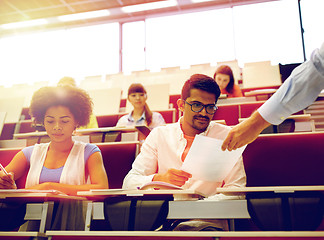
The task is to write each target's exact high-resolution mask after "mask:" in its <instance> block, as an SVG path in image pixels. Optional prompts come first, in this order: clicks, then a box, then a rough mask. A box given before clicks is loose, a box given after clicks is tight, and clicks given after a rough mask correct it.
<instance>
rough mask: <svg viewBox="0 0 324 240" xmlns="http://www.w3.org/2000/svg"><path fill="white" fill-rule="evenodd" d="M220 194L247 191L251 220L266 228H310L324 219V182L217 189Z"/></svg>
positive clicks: (308, 229)
mask: <svg viewBox="0 0 324 240" xmlns="http://www.w3.org/2000/svg"><path fill="white" fill-rule="evenodd" d="M217 192H219V193H223V194H242V193H245V194H246V200H247V207H248V212H249V214H250V216H251V219H252V221H253V222H254V223H255V224H256V225H257V226H258V227H259V228H260V229H261V230H265V231H280V230H285V231H311V230H316V229H317V228H318V227H319V226H320V224H321V223H322V221H323V214H324V195H323V193H324V185H322V186H320V185H318V186H278V187H277V186H274V187H272V186H269V187H244V188H236V189H235V188H218V189H217Z"/></svg>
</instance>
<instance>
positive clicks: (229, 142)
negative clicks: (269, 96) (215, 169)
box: [222, 111, 270, 151]
mask: <svg viewBox="0 0 324 240" xmlns="http://www.w3.org/2000/svg"><path fill="white" fill-rule="evenodd" d="M268 126H270V123H268V122H267V121H266V120H264V119H263V118H262V116H261V115H260V113H259V112H258V111H255V112H254V113H253V114H252V115H251V117H249V118H248V119H246V120H244V121H243V122H241V123H239V124H238V125H236V126H235V127H233V128H232V129H231V131H230V132H229V133H228V135H227V137H226V139H225V140H224V143H223V145H222V150H223V151H225V150H226V149H228V150H229V151H231V150H235V149H237V148H240V147H242V146H244V145H246V144H249V143H251V142H253V141H254V140H255V139H256V138H257V137H258V135H259V134H260V133H261V132H262V130H263V129H265V128H266V127H268Z"/></svg>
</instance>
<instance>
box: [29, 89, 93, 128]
mask: <svg viewBox="0 0 324 240" xmlns="http://www.w3.org/2000/svg"><path fill="white" fill-rule="evenodd" d="M53 106H64V107H67V108H68V109H69V110H70V112H71V113H72V114H73V116H74V119H75V121H76V122H77V125H78V126H77V127H82V126H86V125H87V124H88V123H89V119H90V115H91V114H92V106H93V103H92V100H91V98H90V96H89V94H88V93H87V92H86V91H84V90H83V89H81V88H78V87H72V86H69V85H64V86H57V87H42V88H40V89H39V90H37V91H36V92H35V93H34V95H33V97H32V100H31V104H30V107H29V113H30V115H31V116H32V117H33V120H34V123H36V124H44V117H45V113H46V111H47V109H48V108H50V107H53Z"/></svg>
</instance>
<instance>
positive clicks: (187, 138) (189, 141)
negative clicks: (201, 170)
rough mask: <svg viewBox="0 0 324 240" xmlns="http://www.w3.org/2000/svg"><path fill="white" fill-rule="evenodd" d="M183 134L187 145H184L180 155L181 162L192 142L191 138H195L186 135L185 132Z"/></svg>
mask: <svg viewBox="0 0 324 240" xmlns="http://www.w3.org/2000/svg"><path fill="white" fill-rule="evenodd" d="M183 136H184V138H185V139H186V140H187V145H186V148H185V150H184V151H183V153H182V156H181V160H182V162H183V161H184V160H185V158H186V156H187V155H188V152H189V149H190V148H191V145H192V142H193V140H194V138H195V137H192V136H187V135H185V134H183Z"/></svg>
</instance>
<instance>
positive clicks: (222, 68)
mask: <svg viewBox="0 0 324 240" xmlns="http://www.w3.org/2000/svg"><path fill="white" fill-rule="evenodd" d="M218 73H222V74H226V75H228V76H229V78H230V81H229V83H228V84H227V86H226V91H227V92H229V93H233V86H234V75H233V71H232V69H231V68H230V67H229V66H227V65H221V66H219V67H218V68H217V69H216V72H215V73H214V79H215V80H216V75H217V74H218Z"/></svg>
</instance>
